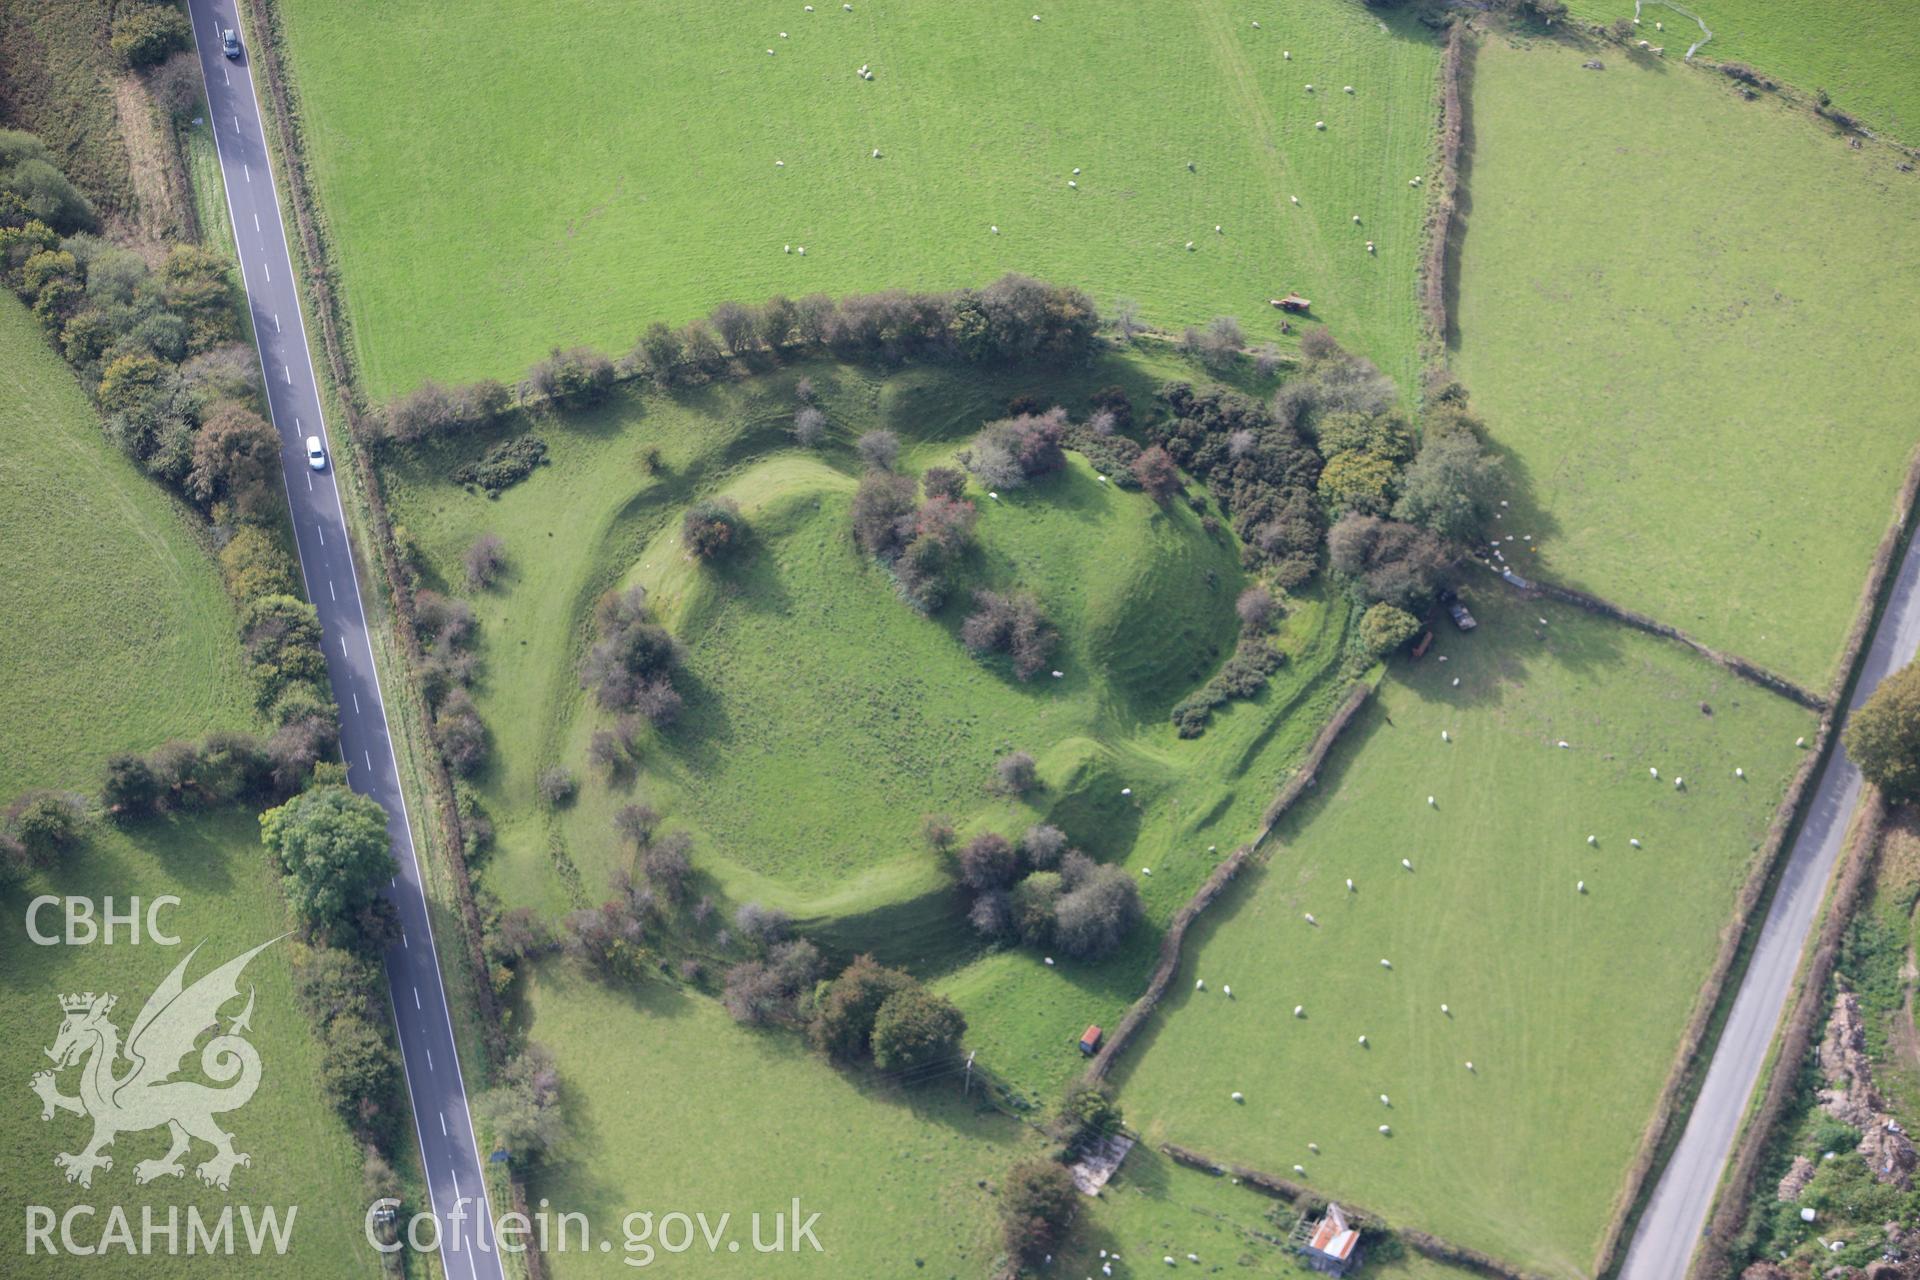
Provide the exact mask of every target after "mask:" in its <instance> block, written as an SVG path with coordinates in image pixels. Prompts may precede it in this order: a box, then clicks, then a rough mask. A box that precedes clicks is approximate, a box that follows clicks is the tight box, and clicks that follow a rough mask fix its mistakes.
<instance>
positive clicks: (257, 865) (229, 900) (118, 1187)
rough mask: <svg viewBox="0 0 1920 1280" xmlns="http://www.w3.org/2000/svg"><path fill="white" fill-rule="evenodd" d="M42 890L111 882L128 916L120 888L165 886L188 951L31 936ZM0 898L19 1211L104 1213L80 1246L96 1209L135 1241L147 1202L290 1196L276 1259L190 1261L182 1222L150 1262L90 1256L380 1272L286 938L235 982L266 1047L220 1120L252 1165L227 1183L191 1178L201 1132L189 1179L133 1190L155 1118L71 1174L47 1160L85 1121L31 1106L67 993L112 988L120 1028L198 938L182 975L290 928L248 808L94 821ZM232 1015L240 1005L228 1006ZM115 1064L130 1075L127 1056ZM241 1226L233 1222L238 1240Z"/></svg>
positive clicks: (132, 1266)
mask: <svg viewBox="0 0 1920 1280" xmlns="http://www.w3.org/2000/svg"><path fill="white" fill-rule="evenodd" d="M40 893H52V894H63V895H64V894H73V895H78V896H81V897H87V898H91V899H94V900H95V902H96V906H97V904H98V902H99V900H100V899H101V898H102V897H103V896H104V895H106V894H109V893H110V894H112V895H113V896H114V899H115V904H116V907H117V908H118V909H121V910H124V909H125V907H126V903H127V899H128V898H129V897H134V896H138V897H139V898H140V900H141V901H142V902H151V901H152V900H153V898H154V897H155V896H156V895H159V894H165V893H171V894H175V895H177V896H178V897H179V898H180V899H181V900H182V902H181V905H180V906H179V907H178V908H176V909H173V910H171V911H169V912H167V913H166V914H165V915H163V917H162V922H163V924H164V925H165V926H166V927H167V928H168V929H169V930H170V931H171V932H173V933H174V934H177V935H178V936H179V937H180V939H181V945H179V946H177V947H166V946H155V945H153V944H152V943H150V942H143V943H142V944H141V945H138V946H131V945H127V944H126V942H125V934H124V928H123V931H122V934H121V937H120V938H118V939H116V942H115V945H113V946H102V945H94V946H86V947H81V946H75V947H63V946H51V947H47V946H36V945H34V944H33V943H32V942H31V941H30V940H29V939H28V937H27V934H26V930H25V925H24V917H25V903H26V898H27V897H28V896H30V895H32V894H40ZM4 905H5V910H6V915H7V921H8V923H7V927H6V928H5V929H0V974H4V975H5V979H4V981H0V1023H4V1025H5V1026H6V1027H7V1028H8V1032H7V1035H6V1036H4V1037H0V1070H4V1073H5V1075H6V1077H7V1078H8V1079H9V1080H12V1081H14V1082H16V1083H15V1093H14V1097H13V1099H12V1101H11V1103H10V1105H8V1106H7V1107H5V1108H0V1144H3V1145H4V1147H5V1150H6V1152H7V1156H6V1160H5V1171H4V1175H3V1176H4V1180H5V1185H6V1188H7V1192H6V1196H7V1201H8V1203H9V1207H10V1208H11V1209H12V1211H14V1212H16V1213H18V1212H24V1208H23V1207H24V1206H26V1205H44V1206H46V1207H48V1208H50V1209H52V1210H53V1211H54V1213H56V1214H63V1213H65V1211H66V1210H67V1208H68V1207H69V1206H71V1205H76V1204H90V1205H95V1206H98V1207H99V1214H98V1216H96V1217H94V1218H92V1219H90V1220H89V1219H87V1218H85V1217H81V1218H79V1219H76V1234H77V1237H78V1239H79V1240H80V1241H81V1242H83V1243H89V1242H91V1241H92V1240H97V1239H98V1235H99V1232H101V1231H102V1230H104V1229H105V1226H106V1217H105V1215H106V1211H107V1207H108V1206H111V1205H115V1204H118V1205H123V1206H126V1211H127V1213H128V1214H129V1215H130V1218H131V1221H132V1224H133V1232H134V1237H133V1238H134V1240H135V1241H136V1242H138V1240H139V1239H140V1230H141V1221H142V1220H141V1217H140V1214H141V1208H142V1206H147V1207H150V1208H151V1209H152V1210H153V1212H154V1214H155V1216H156V1218H157V1220H158V1221H160V1222H162V1223H164V1222H165V1221H166V1214H167V1211H168V1208H169V1207H170V1206H171V1207H174V1208H177V1209H178V1210H179V1212H180V1213H181V1214H183V1215H184V1214H185V1212H186V1207H187V1206H188V1205H195V1206H197V1207H198V1208H199V1211H200V1213H201V1214H202V1215H203V1217H204V1218H205V1220H206V1221H208V1222H212V1221H213V1220H214V1219H215V1218H217V1217H218V1215H219V1213H220V1211H221V1210H222V1209H223V1208H226V1207H230V1206H238V1205H243V1204H244V1205H252V1206H256V1207H260V1206H268V1205H271V1206H275V1207H276V1208H278V1209H279V1210H280V1211H281V1215H282V1221H284V1220H285V1214H286V1211H287V1209H288V1208H289V1207H292V1206H298V1212H297V1215H296V1217H295V1219H294V1229H293V1233H292V1243H291V1246H290V1247H289V1249H288V1250H287V1253H286V1254H285V1256H276V1255H275V1254H273V1253H272V1252H271V1251H269V1252H268V1253H266V1254H265V1256H262V1257H253V1256H250V1255H248V1254H246V1253H245V1252H244V1251H243V1252H242V1253H241V1254H239V1255H238V1256H234V1257H217V1256H216V1257H206V1256H198V1257H194V1258H188V1257H186V1256H184V1253H185V1249H186V1235H185V1232H186V1225H185V1223H186V1220H185V1218H184V1217H182V1219H181V1235H180V1250H181V1253H182V1255H183V1256H178V1257H168V1256H166V1243H165V1238H164V1237H156V1240H157V1241H158V1245H157V1249H156V1251H155V1254H156V1255H157V1256H155V1255H149V1256H143V1257H137V1258H127V1257H125V1256H124V1255H120V1256H116V1255H114V1254H112V1253H109V1254H108V1256H107V1258H106V1259H105V1260H100V1261H95V1262H93V1263H92V1265H93V1266H94V1267H95V1268H97V1269H99V1270H100V1271H101V1272H102V1273H103V1274H109V1273H110V1274H116V1275H139V1276H142V1277H146V1276H153V1277H180V1276H189V1275H191V1276H201V1275H232V1276H255V1275H271V1276H322V1275H324V1276H368V1277H373V1276H378V1275H380V1274H381V1269H380V1265H379V1259H378V1257H377V1256H376V1255H375V1254H374V1252H373V1250H372V1249H371V1248H370V1247H369V1246H368V1245H367V1244H366V1243H365V1236H364V1235H363V1234H362V1231H361V1226H360V1218H361V1214H362V1213H363V1212H364V1211H365V1206H364V1204H363V1202H362V1200H361V1192H360V1156H359V1152H358V1151H357V1149H356V1148H355V1145H354V1143H353V1140H352V1138H351V1137H350V1136H349V1135H348V1134H347V1132H346V1129H345V1128H344V1126H342V1125H341V1123H340V1122H339V1121H338V1120H337V1119H336V1118H335V1117H334V1115H333V1113H332V1112H331V1111H330V1110H329V1109H328V1108H327V1106H326V1104H325V1103H324V1102H323V1101H321V1086H320V1049H319V1045H318V1044H317V1043H316V1041H315V1039H314V1035H313V1032H312V1030H311V1028H310V1027H309V1025H308V1022H307V1018H306V1015H305V1014H303V1013H302V1012H301V1011H300V1010H299V1008H298V1006H296V1005H295V1003H294V999H293V991H292V977H291V969H290V967H289V959H288V953H287V947H288V946H289V945H291V944H290V943H289V942H282V943H279V944H276V945H275V946H273V947H270V948H269V949H268V950H266V951H264V952H262V953H261V954H260V955H259V956H258V957H257V958H256V959H255V960H254V961H253V962H252V963H251V964H250V965H248V966H247V970H246V973H245V974H244V976H243V979H242V988H243V990H244V989H245V988H248V987H251V988H253V989H254V990H255V992H256V994H257V999H256V1001H255V1005H254V1016H253V1022H252V1027H253V1030H252V1033H251V1034H250V1035H249V1036H248V1040H249V1041H250V1042H251V1043H252V1044H253V1045H254V1047H255V1048H256V1049H257V1050H258V1051H259V1053H260V1058H261V1082H260V1087H259V1091H258V1092H257V1093H255V1094H254V1096H253V1099H252V1100H251V1101H250V1102H248V1103H247V1105H246V1106H244V1107H242V1108H240V1109H238V1110H235V1111H232V1112H229V1113H226V1114H224V1115H222V1116H221V1117H220V1123H221V1125H222V1127H223V1128H225V1129H227V1130H228V1131H230V1132H231V1133H232V1134H233V1135H234V1146H235V1149H236V1150H238V1151H242V1152H245V1153H247V1154H248V1155H250V1156H252V1158H253V1162H252V1164H250V1165H248V1166H245V1167H242V1168H240V1169H237V1170H235V1172H234V1174H233V1181H232V1185H231V1188H230V1190H229V1191H220V1190H218V1189H215V1188H210V1187H204V1186H202V1185H201V1183H200V1181H199V1179H198V1178H197V1177H196V1176H195V1175H194V1172H193V1165H194V1164H195V1163H197V1162H198V1161H200V1160H204V1159H206V1157H207V1155H208V1154H209V1148H206V1147H205V1146H204V1145H203V1144H199V1143H196V1144H195V1149H194V1151H193V1153H192V1154H191V1156H190V1157H189V1158H188V1160H187V1172H186V1174H185V1176H184V1177H183V1178H180V1179H161V1180H158V1181H155V1182H152V1183H149V1184H147V1185H145V1186H137V1185H136V1184H135V1182H134V1165H135V1164H136V1163H137V1162H138V1161H140V1160H145V1159H157V1158H159V1157H160V1156H161V1155H163V1154H164V1153H165V1151H166V1148H167V1135H166V1133H165V1131H164V1130H159V1129H150V1130H146V1131H143V1132H138V1133H134V1132H128V1133H124V1134H122V1135H121V1136H120V1137H119V1139H118V1140H117V1141H116V1142H115V1143H114V1145H113V1147H112V1148H111V1149H110V1152H109V1154H111V1155H112V1157H113V1168H112V1169H111V1170H107V1171H104V1172H100V1173H96V1174H95V1175H94V1182H93V1186H92V1187H91V1188H82V1187H78V1186H73V1185H69V1184H68V1183H67V1182H66V1181H65V1180H64V1177H63V1175H62V1173H61V1171H60V1170H58V1169H56V1168H55V1167H54V1163H53V1157H54V1154H55V1153H56V1152H61V1151H68V1152H72V1151H78V1150H80V1148H81V1145H82V1144H84V1143H85V1142H86V1140H87V1137H88V1135H89V1133H90V1132H91V1129H90V1124H89V1122H88V1121H86V1120H84V1119H82V1118H80V1117H77V1116H72V1115H68V1114H66V1113H64V1112H60V1113H56V1115H55V1118H54V1119H53V1120H52V1121H48V1122H42V1121H41V1119H40V1104H39V1102H38V1100H37V1099H35V1098H34V1097H33V1096H32V1094H30V1093H29V1092H28V1090H27V1087H26V1082H27V1079H28V1077H29V1076H31V1075H32V1074H33V1073H34V1072H35V1071H38V1070H41V1069H44V1068H45V1067H46V1066H47V1065H48V1063H47V1059H46V1058H45V1056H44V1055H43V1054H42V1053H41V1050H42V1049H43V1048H45V1047H47V1046H49V1045H51V1044H52V1043H53V1042H54V1035H55V1033H56V1032H57V1031H58V1030H59V1028H60V1019H61V1016H62V1015H61V1011H60V1005H59V1002H58V999H57V997H59V996H60V995H62V994H65V993H68V992H74V991H110V992H113V993H114V994H116V995H117V996H119V998H120V1003H119V1005H118V1006H117V1007H116V1009H115V1011H114V1013H113V1017H112V1020H113V1021H114V1023H115V1024H116V1025H117V1026H118V1027H119V1028H120V1030H121V1032H122V1033H123V1034H124V1033H126V1032H127V1031H128V1029H129V1028H130V1027H131V1026H132V1024H133V1019H134V1017H135V1015H137V1014H138V1013H139V1011H140V1008H141V1006H142V1004H143V1003H144V1002H145V1000H146V998H147V996H148V994H149V993H150V992H152V991H153V989H154V987H155V986H156V985H158V983H159V982H160V980H161V979H162V978H164V977H165V976H166V975H167V972H168V971H169V970H170V969H172V968H173V966H174V965H176V964H178V963H179V962H180V961H181V960H182V959H183V958H184V957H185V956H186V953H187V952H188V950H190V949H191V948H192V947H194V946H196V945H198V946H199V947H200V953H199V955H198V956H196V957H195V959H194V962H193V964H192V966H191V968H190V969H189V971H188V974H187V979H188V981H191V980H193V979H194V978H197V977H199V976H201V975H202V974H204V973H206V972H207V971H208V970H209V969H211V968H213V967H214V966H216V965H219V964H224V963H225V962H226V961H227V960H230V959H232V958H233V957H234V956H236V955H238V954H240V953H241V952H243V951H245V950H247V949H248V948H250V947H253V946H257V945H258V944H260V943H262V942H265V941H267V940H268V939H269V938H273V937H275V936H277V935H279V934H280V933H282V932H284V931H285V929H286V923H285V914H286V913H285V908H284V907H283V906H282V903H281V899H280V889H279V884H278V883H277V880H276V879H275V877H274V876H273V875H271V874H270V873H269V872H268V870H267V867H266V864H265V862H264V860H263V858H262V856H261V853H260V832H259V827H258V825H257V824H256V823H255V821H254V819H253V817H252V815H250V814H234V815H224V816H220V817H209V818H200V819H196V820H192V821H186V822H178V823H161V824H156V825H155V826H152V827H149V828H145V829H142V830H140V831H138V832H136V833H134V834H131V835H126V834H121V833H119V832H116V831H114V830H112V829H111V828H107V829H104V830H102V831H100V832H98V833H97V834H96V835H95V836H94V837H93V839H92V841H91V842H90V844H89V846H88V847H87V848H86V849H85V850H84V851H83V852H81V853H80V854H78V855H76V858H75V860H74V862H73V863H72V865H71V866H70V867H69V868H68V869H66V870H64V871H61V872H59V873H56V874H53V875H50V876H38V877H35V879H34V880H33V881H32V882H31V883H30V884H29V885H28V886H27V888H26V889H25V890H23V891H22V892H21V893H20V894H18V895H9V899H8V900H7V901H6V903H5V904H4ZM39 923H40V927H41V930H42V932H48V931H51V932H55V933H57V932H59V929H60V925H59V911H58V909H57V908H56V909H54V910H52V911H47V912H43V913H42V915H41V917H40V922H39ZM238 1009H239V1006H238V1004H237V1003H236V1004H235V1005H234V1007H233V1008H232V1009H231V1010H228V1011H227V1014H228V1016H231V1015H232V1014H233V1013H236V1012H238ZM223 1025H224V1023H223ZM198 1061H199V1059H198V1056H197V1054H196V1055H195V1056H193V1057H190V1058H189V1059H188V1060H187V1066H186V1071H187V1073H188V1074H187V1078H193V1075H194V1073H195V1072H196V1066H195V1064H197V1062H198ZM118 1069H119V1070H121V1071H123V1072H124V1070H125V1064H124V1063H123V1064H122V1065H121V1066H120V1067H119V1068H118ZM76 1078H77V1077H76V1074H75V1073H74V1072H71V1071H69V1072H67V1073H66V1074H65V1075H64V1076H63V1077H62V1080H61V1087H62V1090H63V1092H67V1093H72V1092H73V1091H74V1089H75V1081H76ZM90 1232H91V1233H92V1234H91V1236H90V1235H89V1233H90ZM239 1232H240V1227H239V1224H238V1223H237V1222H236V1224H235V1233H236V1236H238V1235H239ZM54 1238H55V1240H56V1241H57V1240H58V1238H59V1237H58V1235H57V1234H56V1236H55V1237H54ZM14 1245H15V1247H16V1248H24V1242H23V1240H22V1238H21V1237H20V1236H18V1235H16V1236H15V1237H14ZM81 1265H84V1264H80V1263H77V1262H76V1261H75V1260H74V1259H72V1258H70V1257H56V1258H50V1257H47V1256H45V1255H44V1254H42V1255H41V1256H39V1257H35V1258H27V1257H25V1256H22V1254H19V1253H16V1254H15V1255H14V1256H13V1257H11V1258H9V1260H8V1264H7V1274H9V1275H52V1276H61V1275H69V1274H72V1271H73V1269H74V1268H75V1267H76V1266H81Z"/></svg>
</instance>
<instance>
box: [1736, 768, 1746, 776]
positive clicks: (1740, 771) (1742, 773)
mask: <svg viewBox="0 0 1920 1280" xmlns="http://www.w3.org/2000/svg"><path fill="white" fill-rule="evenodd" d="M1733 776H1734V777H1736V778H1744V777H1746V776H1747V771H1746V770H1745V769H1739V768H1736V769H1735V770H1734V771H1733Z"/></svg>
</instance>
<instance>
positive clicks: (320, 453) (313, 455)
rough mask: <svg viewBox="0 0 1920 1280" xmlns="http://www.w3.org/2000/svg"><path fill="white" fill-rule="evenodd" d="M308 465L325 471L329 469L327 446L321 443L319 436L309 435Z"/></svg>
mask: <svg viewBox="0 0 1920 1280" xmlns="http://www.w3.org/2000/svg"><path fill="white" fill-rule="evenodd" d="M307 465H308V466H310V467H312V468H313V469H314V470H315V471H325V470H326V469H327V450H326V447H325V446H324V445H322V444H321V443H320V437H319V436H308V437H307Z"/></svg>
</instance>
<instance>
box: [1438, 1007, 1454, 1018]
mask: <svg viewBox="0 0 1920 1280" xmlns="http://www.w3.org/2000/svg"><path fill="white" fill-rule="evenodd" d="M1440 1016H1441V1017H1443V1018H1451V1017H1452V1016H1453V1010H1451V1009H1449V1008H1447V1006H1446V1005H1444V1004H1443V1005H1441V1006H1440Z"/></svg>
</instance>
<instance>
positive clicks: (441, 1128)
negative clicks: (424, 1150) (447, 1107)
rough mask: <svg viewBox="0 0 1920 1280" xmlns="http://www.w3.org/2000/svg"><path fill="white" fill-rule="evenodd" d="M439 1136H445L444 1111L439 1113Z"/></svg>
mask: <svg viewBox="0 0 1920 1280" xmlns="http://www.w3.org/2000/svg"><path fill="white" fill-rule="evenodd" d="M440 1136H441V1137H443V1138H444V1137H446V1136H447V1113H446V1112H444V1111H442V1112H441V1113H440Z"/></svg>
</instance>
